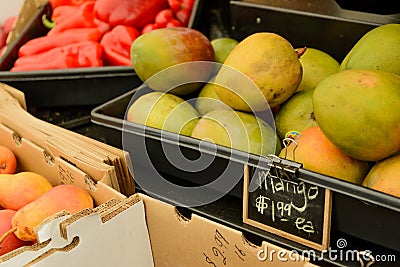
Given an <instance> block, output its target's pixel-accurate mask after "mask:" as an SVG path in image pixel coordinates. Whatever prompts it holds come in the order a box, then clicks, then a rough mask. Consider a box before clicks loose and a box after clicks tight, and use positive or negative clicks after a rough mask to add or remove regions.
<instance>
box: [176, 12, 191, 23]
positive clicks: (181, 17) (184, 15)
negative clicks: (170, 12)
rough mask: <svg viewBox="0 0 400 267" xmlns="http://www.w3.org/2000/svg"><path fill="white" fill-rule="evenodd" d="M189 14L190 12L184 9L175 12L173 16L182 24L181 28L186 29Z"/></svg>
mask: <svg viewBox="0 0 400 267" xmlns="http://www.w3.org/2000/svg"><path fill="white" fill-rule="evenodd" d="M191 14H192V10H190V9H188V8H184V9H181V10H179V11H178V12H176V14H175V16H176V18H177V19H178V20H179V21H180V22H181V23H182V26H184V27H186V26H188V24H189V20H190V16H191Z"/></svg>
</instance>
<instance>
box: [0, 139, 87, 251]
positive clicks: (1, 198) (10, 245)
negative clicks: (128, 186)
mask: <svg viewBox="0 0 400 267" xmlns="http://www.w3.org/2000/svg"><path fill="white" fill-rule="evenodd" d="M17 162H18V161H17V158H16V157H15V154H14V153H13V151H12V150H10V149H9V148H7V147H5V146H1V145H0V165H1V166H2V167H1V169H0V256H1V255H4V254H6V253H8V252H10V251H13V250H15V249H17V248H20V247H23V246H28V245H32V244H34V243H35V242H37V236H36V230H37V229H36V228H37V227H38V226H39V225H40V224H41V223H42V222H43V221H44V220H46V219H47V218H49V217H51V216H53V215H55V214H57V213H58V212H62V211H65V212H68V213H70V214H75V213H77V212H79V211H81V210H84V209H87V208H93V199H92V197H91V195H90V194H89V193H87V192H86V191H85V190H83V189H81V188H79V187H77V186H75V185H68V184H61V185H57V186H53V185H51V184H50V182H49V181H48V180H47V179H46V178H45V177H44V176H42V175H40V174H38V173H35V172H29V171H17V170H18V166H17V165H18V164H17ZM3 167H4V168H3Z"/></svg>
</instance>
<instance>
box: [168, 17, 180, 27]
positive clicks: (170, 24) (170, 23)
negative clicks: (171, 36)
mask: <svg viewBox="0 0 400 267" xmlns="http://www.w3.org/2000/svg"><path fill="white" fill-rule="evenodd" d="M181 26H182V23H181V22H180V21H179V20H177V19H173V20H171V21H168V23H167V25H165V27H166V28H170V27H181Z"/></svg>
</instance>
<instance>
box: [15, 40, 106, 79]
mask: <svg viewBox="0 0 400 267" xmlns="http://www.w3.org/2000/svg"><path fill="white" fill-rule="evenodd" d="M102 55H103V47H102V46H101V45H100V44H99V43H97V42H91V41H87V42H81V43H75V44H70V45H65V46H61V47H56V48H53V49H51V50H48V51H46V52H43V53H40V54H35V55H31V56H25V57H20V58H18V59H17V60H16V61H15V62H14V67H13V68H12V69H11V70H10V71H12V72H17V71H32V70H51V69H65V68H83V67H101V66H103V61H102Z"/></svg>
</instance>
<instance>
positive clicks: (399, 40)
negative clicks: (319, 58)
mask: <svg viewBox="0 0 400 267" xmlns="http://www.w3.org/2000/svg"><path fill="white" fill-rule="evenodd" d="M399 47H400V24H395V23H391V24H385V25H381V26H379V27H376V28H374V29H372V30H370V31H368V32H367V33H365V34H364V35H363V36H362V37H361V38H360V39H359V40H358V41H357V43H356V44H355V45H354V46H353V47H352V48H351V50H350V51H349V52H348V53H347V55H346V57H345V58H344V59H343V61H342V63H341V65H340V70H346V69H369V70H386V71H389V72H393V73H395V74H397V75H400V49H399Z"/></svg>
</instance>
